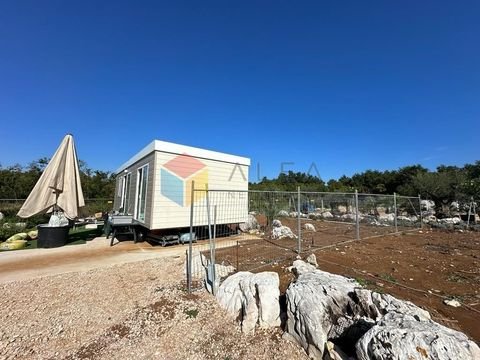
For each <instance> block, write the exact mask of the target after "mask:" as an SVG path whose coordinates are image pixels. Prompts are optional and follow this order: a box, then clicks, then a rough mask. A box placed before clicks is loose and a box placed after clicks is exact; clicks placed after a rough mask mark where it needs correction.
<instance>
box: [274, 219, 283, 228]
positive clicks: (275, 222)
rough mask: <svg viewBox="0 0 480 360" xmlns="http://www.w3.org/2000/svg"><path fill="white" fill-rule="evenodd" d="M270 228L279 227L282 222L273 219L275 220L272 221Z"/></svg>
mask: <svg viewBox="0 0 480 360" xmlns="http://www.w3.org/2000/svg"><path fill="white" fill-rule="evenodd" d="M272 226H273V227H281V226H282V222H281V221H280V220H277V219H275V220H273V221H272Z"/></svg>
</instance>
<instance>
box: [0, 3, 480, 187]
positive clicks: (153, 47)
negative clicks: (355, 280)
mask: <svg viewBox="0 0 480 360" xmlns="http://www.w3.org/2000/svg"><path fill="white" fill-rule="evenodd" d="M479 18H480V2H478V1H461V2H454V1H448V2H447V1H402V2H391V1H342V2H340V1H329V2H326V1H296V2H293V1H278V0H277V1H224V0H223V1H215V2H211V1H190V2H183V1H171V2H160V1H111V2H110V1H101V2H99V1H21V0H19V1H2V2H0V52H1V53H0V55H1V56H0V119H1V126H0V163H1V164H2V165H3V166H8V165H11V164H13V163H17V162H18V163H21V164H27V163H28V162H30V161H32V160H35V159H38V158H40V157H43V156H51V155H52V154H53V152H54V150H55V148H56V147H57V146H58V144H59V143H60V141H61V139H62V137H63V136H64V135H65V134H66V133H72V134H73V135H74V137H75V140H76V143H77V149H78V153H79V157H80V158H81V159H83V160H85V161H86V162H87V163H88V165H89V166H90V167H92V168H94V169H102V170H114V169H116V168H117V166H118V165H120V164H121V163H123V162H124V161H126V160H127V159H128V158H129V157H130V156H132V155H133V154H135V153H136V152H137V151H138V150H140V149H141V148H142V147H144V146H145V145H146V144H147V143H149V142H150V141H151V140H153V139H155V138H156V139H160V140H165V141H172V142H178V143H182V144H187V145H191V146H198V147H204V148H207V149H213V150H217V151H222V152H228V153H233V154H238V155H243V156H247V157H250V158H251V159H252V165H253V166H252V169H251V179H252V180H256V178H257V176H258V175H260V176H267V177H272V176H276V175H277V174H278V172H279V170H280V167H281V163H285V162H289V163H294V164H290V165H285V166H284V169H286V170H294V171H305V172H306V171H307V170H308V169H309V167H310V166H311V164H312V163H315V166H316V168H317V169H318V171H319V172H320V175H321V176H322V178H323V179H325V180H328V179H329V178H332V177H334V178H336V177H339V176H341V175H342V174H347V175H351V174H353V173H354V172H359V171H364V170H367V169H380V170H384V169H396V168H398V167H400V166H405V165H409V164H414V163H420V164H422V165H424V166H426V167H429V168H435V167H436V166H437V165H439V164H452V165H463V164H464V163H467V162H473V161H474V160H477V159H480V156H479V152H478V143H479V139H480V136H479V134H480V132H479V131H480V46H479V45H478V43H479V39H480V21H478V19H479ZM257 164H260V174H257Z"/></svg>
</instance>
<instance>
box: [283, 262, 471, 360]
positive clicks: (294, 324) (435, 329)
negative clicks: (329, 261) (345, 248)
mask: <svg viewBox="0 0 480 360" xmlns="http://www.w3.org/2000/svg"><path fill="white" fill-rule="evenodd" d="M292 272H293V273H294V274H295V276H296V280H295V282H293V283H291V284H290V286H289V287H288V289H287V292H286V300H287V323H286V332H287V334H288V335H287V337H290V338H293V339H294V340H296V341H297V342H298V343H299V344H300V345H301V346H302V347H303V348H304V349H305V350H306V351H307V352H308V354H309V356H310V357H311V358H314V359H322V358H323V357H324V356H326V357H328V356H330V357H331V356H332V349H331V344H330V346H329V345H328V344H329V341H331V342H333V343H334V344H337V345H339V346H340V348H341V349H340V350H343V351H345V352H346V353H349V354H354V353H356V355H357V357H358V358H359V359H408V358H422V356H424V355H425V354H428V356H430V357H429V358H432V359H456V358H459V359H460V358H461V359H476V358H478V355H479V352H480V350H479V348H478V346H477V345H476V344H475V343H473V342H472V341H470V340H468V338H467V336H466V335H464V334H462V333H459V332H457V331H454V330H450V329H448V328H445V327H443V326H441V325H439V324H437V323H435V322H434V321H432V320H431V318H430V314H429V313H428V312H427V311H425V310H423V309H421V308H419V307H418V306H416V305H414V304H412V303H410V302H408V301H402V300H399V299H397V298H395V297H393V296H391V295H388V294H381V293H377V292H373V291H370V290H368V289H363V288H362V287H361V286H360V285H359V284H358V283H357V282H356V281H355V280H352V279H348V278H345V277H343V276H340V275H334V274H330V273H327V272H324V271H321V270H318V269H316V268H315V266H313V265H310V264H308V263H305V262H303V261H301V260H297V261H295V262H294V263H293V267H292ZM437 334H438V339H437ZM436 339H437V340H436ZM406 343H408V346H406V345H405V344H406ZM336 353H339V351H336ZM459 355H461V356H459ZM428 356H427V357H428Z"/></svg>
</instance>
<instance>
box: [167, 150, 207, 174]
mask: <svg viewBox="0 0 480 360" xmlns="http://www.w3.org/2000/svg"><path fill="white" fill-rule="evenodd" d="M163 166H164V167H165V168H167V169H168V170H170V171H171V172H173V173H174V174H175V175H178V176H179V177H181V178H183V179H186V178H187V177H189V176H190V175H193V174H195V173H196V172H197V171H198V170H200V169H203V168H204V167H205V164H204V163H202V162H201V161H199V160H197V159H196V158H194V157H192V156H190V155H187V154H182V155H178V156H176V157H174V158H173V159H172V160H170V161H168V162H166V163H165V164H163Z"/></svg>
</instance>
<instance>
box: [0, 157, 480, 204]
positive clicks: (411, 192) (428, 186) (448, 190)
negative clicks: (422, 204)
mask: <svg viewBox="0 0 480 360" xmlns="http://www.w3.org/2000/svg"><path fill="white" fill-rule="evenodd" d="M48 160H49V159H47V158H41V159H38V160H36V161H33V162H31V163H30V164H28V165H27V166H21V165H19V164H16V165H12V166H8V167H2V166H1V165H0V199H25V198H27V197H28V195H29V193H30V191H31V190H32V189H33V187H34V185H35V183H36V182H37V180H38V179H39V177H40V175H41V173H42V172H43V170H44V169H45V167H46V166H47V164H48ZM79 167H80V177H81V182H82V188H83V194H84V197H85V198H87V199H112V198H113V196H114V193H115V174H113V173H111V172H108V171H101V170H93V169H90V168H89V167H88V166H87V164H86V163H85V162H83V161H81V160H80V161H79ZM298 186H300V187H301V189H302V190H303V191H326V192H353V191H355V190H358V191H359V192H362V193H372V194H393V193H394V192H395V193H397V194H399V195H405V196H418V195H420V196H421V197H422V198H424V199H431V200H433V201H435V202H444V203H446V202H449V201H456V200H459V201H468V200H469V199H471V198H472V197H473V198H474V199H477V200H478V199H480V160H477V161H475V162H474V163H473V164H465V165H464V166H462V167H459V166H447V165H440V166H438V167H437V168H436V169H435V170H434V171H430V170H428V169H427V168H425V167H423V166H421V165H412V166H405V167H401V168H399V169H398V170H386V171H378V170H366V171H364V172H361V173H356V174H354V175H352V176H346V175H343V176H341V177H340V178H338V179H331V180H328V181H327V182H325V181H324V180H322V179H321V178H319V177H317V176H314V175H311V174H306V173H302V172H293V171H289V172H287V173H281V174H279V175H278V176H277V177H276V178H273V179H268V178H266V177H264V178H263V179H262V180H261V181H259V182H256V183H250V184H249V188H250V189H252V190H278V191H295V190H296V189H297V187H298Z"/></svg>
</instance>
